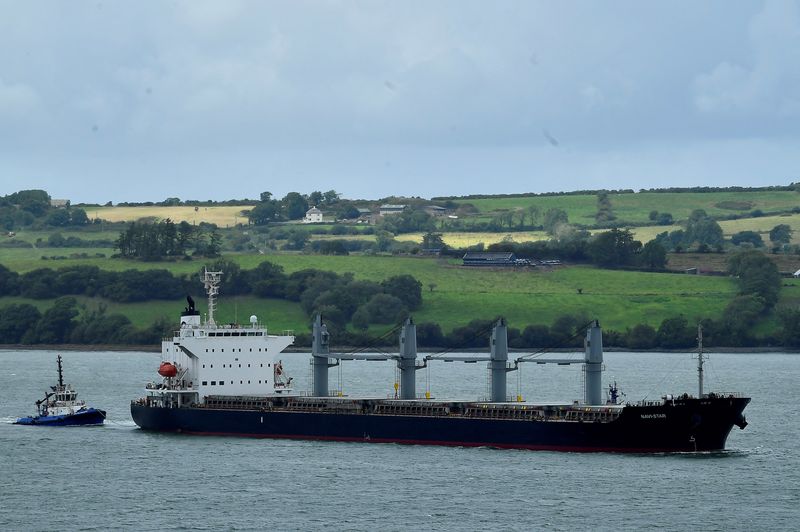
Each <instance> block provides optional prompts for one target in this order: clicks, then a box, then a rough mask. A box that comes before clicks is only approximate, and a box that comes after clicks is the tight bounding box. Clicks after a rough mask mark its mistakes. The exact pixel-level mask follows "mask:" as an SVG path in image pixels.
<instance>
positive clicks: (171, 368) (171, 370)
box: [158, 362, 178, 377]
mask: <svg viewBox="0 0 800 532" xmlns="http://www.w3.org/2000/svg"><path fill="white" fill-rule="evenodd" d="M158 374H159V375H161V376H162V377H174V376H175V375H177V374H178V368H177V366H175V364H170V363H169V362H162V363H161V365H160V366H159V367H158Z"/></svg>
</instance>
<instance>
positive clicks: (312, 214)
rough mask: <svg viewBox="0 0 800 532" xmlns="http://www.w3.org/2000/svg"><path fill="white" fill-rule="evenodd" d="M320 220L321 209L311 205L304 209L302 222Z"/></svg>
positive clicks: (308, 222)
mask: <svg viewBox="0 0 800 532" xmlns="http://www.w3.org/2000/svg"><path fill="white" fill-rule="evenodd" d="M321 221H322V211H321V210H319V209H317V208H316V207H311V208H310V209H308V211H306V217H305V218H303V223H306V224H316V223H320V222H321Z"/></svg>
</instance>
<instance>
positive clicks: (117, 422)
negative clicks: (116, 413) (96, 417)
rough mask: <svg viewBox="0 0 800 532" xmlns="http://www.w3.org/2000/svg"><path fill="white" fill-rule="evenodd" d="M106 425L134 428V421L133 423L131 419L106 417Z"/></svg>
mask: <svg viewBox="0 0 800 532" xmlns="http://www.w3.org/2000/svg"><path fill="white" fill-rule="evenodd" d="M106 426H108V427H112V428H126V429H128V428H136V423H134V422H133V420H132V419H120V420H115V419H109V418H106Z"/></svg>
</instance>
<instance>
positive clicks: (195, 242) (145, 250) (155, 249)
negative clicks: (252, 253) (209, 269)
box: [114, 218, 222, 261]
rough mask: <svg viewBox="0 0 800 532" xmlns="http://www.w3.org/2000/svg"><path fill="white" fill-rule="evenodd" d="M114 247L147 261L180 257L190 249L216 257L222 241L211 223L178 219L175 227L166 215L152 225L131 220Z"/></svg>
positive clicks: (126, 255) (129, 255)
mask: <svg viewBox="0 0 800 532" xmlns="http://www.w3.org/2000/svg"><path fill="white" fill-rule="evenodd" d="M114 247H115V248H116V249H118V250H119V252H120V255H122V256H123V257H126V258H135V259H142V260H150V261H151V260H160V259H163V258H168V257H183V256H185V255H186V254H187V253H189V252H190V251H192V252H193V254H195V255H202V256H205V257H218V256H219V252H220V249H221V247H222V240H221V236H220V234H219V232H218V231H217V227H216V226H215V225H212V224H206V223H201V224H200V225H199V226H193V225H190V224H188V223H187V222H181V223H180V224H179V225H178V226H176V225H175V224H174V223H173V222H172V220H170V219H169V218H167V219H166V220H164V221H163V222H158V223H153V224H148V223H135V222H134V223H132V224H131V225H130V226H129V227H128V229H126V230H125V231H123V232H122V233H120V235H119V238H118V239H117V241H116V242H115V243H114Z"/></svg>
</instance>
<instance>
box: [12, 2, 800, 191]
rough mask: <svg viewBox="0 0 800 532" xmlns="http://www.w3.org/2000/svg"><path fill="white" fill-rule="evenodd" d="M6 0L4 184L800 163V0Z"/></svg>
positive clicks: (647, 174) (250, 184) (402, 181)
mask: <svg viewBox="0 0 800 532" xmlns="http://www.w3.org/2000/svg"><path fill="white" fill-rule="evenodd" d="M0 9H1V10H2V11H0V49H1V50H2V53H0V195H4V194H8V193H11V192H14V191H17V190H20V189H27V188H42V189H45V190H47V191H48V192H50V194H51V195H52V196H53V197H56V198H65V199H71V200H72V201H73V202H101V203H105V202H107V201H113V202H115V203H116V202H120V201H160V200H163V199H164V198H167V197H173V196H177V197H179V198H181V199H203V200H204V199H215V200H223V199H231V198H245V197H249V198H257V197H258V195H259V193H260V192H262V191H265V190H269V191H271V192H273V194H275V195H276V196H279V197H280V196H283V195H284V194H286V193H287V192H289V191H299V192H304V193H307V192H311V191H312V190H323V191H324V190H330V189H335V190H337V191H339V192H342V193H343V194H344V196H346V197H349V198H378V197H385V196H389V195H404V196H422V197H432V196H436V195H463V194H477V193H481V194H492V193H512V192H545V191H561V190H575V189H581V188H634V189H640V188H651V187H665V186H693V185H714V186H726V185H746V186H761V185H778V184H788V183H789V182H792V181H800V3H799V2H798V1H790V0H777V1H775V2H769V1H767V2H761V1H752V2H748V1H736V2H731V1H728V0H725V1H703V2H697V1H696V0H692V1H685V2H681V1H669V2H666V1H664V2H649V1H648V2H642V1H640V0H636V1H615V2H596V1H591V2H579V1H569V2H550V1H548V2H536V1H531V0H524V1H520V2H511V1H508V2H503V1H499V2H486V1H481V2H469V1H464V0H458V1H436V2H431V1H429V0H427V1H420V2H413V1H409V0H403V1H393V2H378V1H370V0H362V1H341V2H340V1H322V0H318V1H313V2H304V1H297V0H292V1H287V2H266V1H258V2H245V1H235V0H224V1H222V0H221V1H201V0H187V1H158V2H155V1H152V2H150V1H141V0H139V1H136V2H121V1H120V2H116V1H115V2H111V1H107V0H93V1H86V2H81V1H73V2H64V1H54V2H45V1H40V2H19V1H18V0H8V1H6V0H0Z"/></svg>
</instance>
